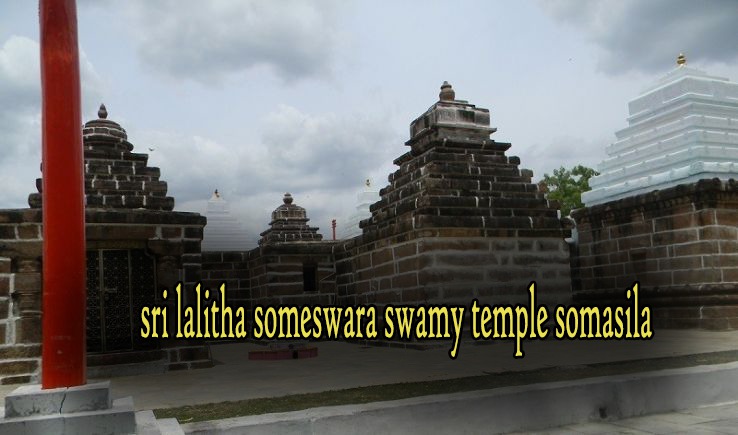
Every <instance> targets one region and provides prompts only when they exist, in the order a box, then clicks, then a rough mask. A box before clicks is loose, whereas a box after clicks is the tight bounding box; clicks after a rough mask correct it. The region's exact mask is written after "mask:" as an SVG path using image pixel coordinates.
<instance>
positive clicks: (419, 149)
mask: <svg viewBox="0 0 738 435" xmlns="http://www.w3.org/2000/svg"><path fill="white" fill-rule="evenodd" d="M495 130H496V129H494V128H491V127H490V113H489V110H487V109H482V108H478V107H476V106H475V105H473V104H470V103H468V102H467V101H464V100H457V99H456V96H455V92H454V90H453V88H452V87H451V85H450V84H448V83H446V82H444V84H443V86H442V87H441V92H440V95H439V100H438V102H436V103H435V104H433V105H432V106H431V107H430V108H429V109H428V110H426V111H425V112H424V113H423V114H422V115H421V116H419V117H418V118H417V119H415V120H414V121H413V122H412V123H411V124H410V140H408V141H407V142H406V145H407V146H408V147H409V150H408V151H407V152H406V153H405V154H403V155H401V156H400V157H398V158H397V159H395V161H394V163H395V164H396V165H397V166H399V169H398V170H396V171H395V172H394V173H392V174H390V175H389V178H388V181H389V185H388V186H386V187H385V188H383V189H381V190H380V192H379V194H380V196H381V199H380V200H379V201H378V202H377V203H375V204H373V205H372V206H371V208H370V210H371V213H372V216H371V217H370V218H368V219H365V220H364V221H362V222H361V228H362V230H363V234H362V235H361V236H360V237H357V238H356V239H354V240H353V242H352V243H353V245H351V247H349V246H347V247H346V248H345V249H347V252H346V253H345V254H343V255H339V256H338V258H337V266H336V267H337V276H338V277H337V283H338V294H339V295H338V298H339V300H345V301H346V302H347V303H383V302H384V303H397V302H403V303H405V302H407V303H418V302H450V301H453V302H458V303H463V304H468V303H469V301H470V300H471V298H474V297H479V298H485V299H488V300H494V301H497V302H502V301H511V300H518V299H520V298H521V297H522V296H524V295H527V289H528V284H529V283H530V282H531V281H539V283H540V285H541V287H542V288H543V289H542V290H541V292H540V293H541V295H543V297H544V299H545V298H549V299H552V300H553V299H556V300H563V299H566V298H568V296H569V292H570V276H569V248H568V245H567V244H566V242H565V240H564V239H565V238H566V237H568V236H569V235H570V228H569V226H568V224H567V222H566V221H564V222H563V223H562V220H561V219H559V217H558V210H557V204H556V203H552V202H549V201H548V200H547V199H546V197H545V195H544V193H542V192H540V191H539V190H538V186H537V185H536V184H535V183H532V182H531V177H532V175H533V174H532V172H531V171H530V170H526V169H522V170H521V169H520V168H519V167H518V165H519V164H520V159H519V158H518V157H513V156H507V155H506V152H507V151H508V150H509V148H510V144H509V143H504V142H497V141H495V140H492V139H490V135H491V134H492V133H494V132H495Z"/></svg>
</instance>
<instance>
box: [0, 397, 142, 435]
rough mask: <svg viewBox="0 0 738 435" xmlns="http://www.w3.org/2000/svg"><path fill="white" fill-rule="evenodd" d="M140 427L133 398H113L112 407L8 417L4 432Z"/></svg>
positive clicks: (113, 431)
mask: <svg viewBox="0 0 738 435" xmlns="http://www.w3.org/2000/svg"><path fill="white" fill-rule="evenodd" d="M135 431H136V417H135V413H134V411H133V398H131V397H125V398H122V399H117V400H114V401H113V406H112V407H111V408H110V409H103V410H96V411H82V412H75V413H65V414H61V413H55V414H49V415H30V416H24V417H13V418H5V419H4V420H3V421H2V422H0V435H26V434H28V435H31V434H110V435H117V434H130V433H135Z"/></svg>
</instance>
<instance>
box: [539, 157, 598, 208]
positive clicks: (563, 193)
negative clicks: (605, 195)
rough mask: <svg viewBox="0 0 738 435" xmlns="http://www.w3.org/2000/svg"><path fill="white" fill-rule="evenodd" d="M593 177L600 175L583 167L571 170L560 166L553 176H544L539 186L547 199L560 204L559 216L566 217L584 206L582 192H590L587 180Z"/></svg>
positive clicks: (579, 166)
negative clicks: (546, 195)
mask: <svg viewBox="0 0 738 435" xmlns="http://www.w3.org/2000/svg"><path fill="white" fill-rule="evenodd" d="M595 175H600V174H599V172H597V171H595V170H594V169H592V168H588V167H586V166H583V165H577V166H575V167H574V168H572V169H571V170H569V169H566V168H564V167H563V166H562V167H561V168H559V169H554V171H553V175H549V174H545V175H544V176H543V180H542V181H541V182H540V183H539V184H541V188H542V189H543V190H544V191H548V199H551V200H556V201H558V202H559V203H560V204H561V215H562V216H568V215H569V212H571V211H572V210H574V209H577V208H581V207H583V206H584V205H583V204H582V192H586V191H588V190H590V187H589V179H590V178H592V177H594V176H595Z"/></svg>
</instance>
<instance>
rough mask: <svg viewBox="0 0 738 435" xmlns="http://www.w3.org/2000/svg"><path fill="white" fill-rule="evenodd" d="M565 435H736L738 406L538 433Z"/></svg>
mask: <svg viewBox="0 0 738 435" xmlns="http://www.w3.org/2000/svg"><path fill="white" fill-rule="evenodd" d="M535 433H538V434H546V435H559V434H561V435H563V434H695V435H697V434H736V433H738V403H731V404H727V405H718V406H706V407H703V408H697V409H689V410H686V411H682V412H670V413H668V414H656V415H647V416H643V417H635V418H627V419H624V420H618V421H613V422H608V423H582V424H574V425H569V426H562V427H558V428H552V429H549V430H545V431H540V432H535Z"/></svg>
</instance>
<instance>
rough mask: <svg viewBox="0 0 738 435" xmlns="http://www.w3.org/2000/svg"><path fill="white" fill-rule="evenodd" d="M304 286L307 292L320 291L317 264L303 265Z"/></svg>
mask: <svg viewBox="0 0 738 435" xmlns="http://www.w3.org/2000/svg"><path fill="white" fill-rule="evenodd" d="M302 285H303V289H304V291H306V292H314V291H317V290H318V266H317V265H315V264H303V265H302Z"/></svg>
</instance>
